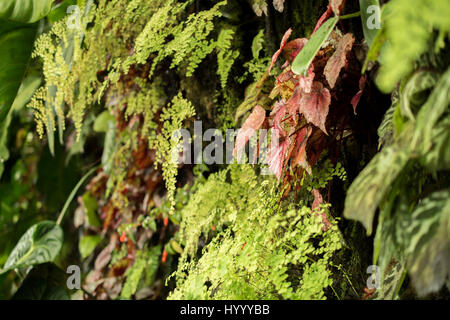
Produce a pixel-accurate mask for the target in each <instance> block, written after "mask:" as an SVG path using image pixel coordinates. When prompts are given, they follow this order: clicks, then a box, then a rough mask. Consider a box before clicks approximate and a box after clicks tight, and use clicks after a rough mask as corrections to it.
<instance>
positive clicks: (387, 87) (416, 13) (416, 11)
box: [377, 0, 450, 92]
mask: <svg viewBox="0 0 450 320" xmlns="http://www.w3.org/2000/svg"><path fill="white" fill-rule="evenodd" d="M386 6H389V10H390V11H391V14H390V15H389V19H386V21H384V24H385V31H386V38H387V41H389V45H388V46H386V48H385V50H384V52H383V61H382V62H383V63H382V66H381V69H380V74H379V75H378V78H377V84H378V86H379V87H380V89H381V90H383V91H386V92H389V91H392V90H393V89H394V88H395V85H396V84H397V82H398V81H399V80H400V79H401V78H402V77H404V76H407V75H408V74H409V73H410V72H411V71H413V70H414V62H415V61H416V60H417V58H418V57H419V56H420V55H421V54H423V53H425V52H427V51H428V50H429V48H430V43H431V42H432V41H433V35H434V32H433V31H434V30H437V31H438V32H439V33H441V34H443V35H445V34H448V33H449V32H450V21H449V19H448V16H449V15H450V3H449V2H448V1H446V0H425V1H424V0H413V1H410V0H394V1H390V2H389V3H388V4H387V5H386ZM399 59H400V60H399ZM399 61H401V63H399Z"/></svg>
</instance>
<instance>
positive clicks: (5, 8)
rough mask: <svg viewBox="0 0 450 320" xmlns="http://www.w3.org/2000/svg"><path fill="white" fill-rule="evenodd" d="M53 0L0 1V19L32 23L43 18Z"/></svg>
mask: <svg viewBox="0 0 450 320" xmlns="http://www.w3.org/2000/svg"><path fill="white" fill-rule="evenodd" d="M52 3H53V0H2V1H0V18H1V19H7V20H12V21H18V22H24V23H32V22H36V21H38V20H40V19H41V18H43V17H45V16H46V15H47V14H48V13H49V12H50V9H51V6H52Z"/></svg>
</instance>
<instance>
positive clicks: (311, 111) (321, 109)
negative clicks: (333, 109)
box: [300, 81, 331, 133]
mask: <svg viewBox="0 0 450 320" xmlns="http://www.w3.org/2000/svg"><path fill="white" fill-rule="evenodd" d="M330 103H331V95H330V91H328V89H327V88H324V87H323V85H322V83H320V82H317V81H315V82H314V83H313V85H312V89H311V92H310V93H308V94H304V95H303V96H302V99H301V101H300V113H302V114H303V115H304V116H305V119H306V120H307V121H308V122H309V123H312V124H313V125H315V126H316V127H318V128H320V129H321V130H322V131H323V132H325V133H327V130H326V129H325V121H326V120H327V115H328V111H329V107H330Z"/></svg>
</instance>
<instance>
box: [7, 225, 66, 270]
mask: <svg viewBox="0 0 450 320" xmlns="http://www.w3.org/2000/svg"><path fill="white" fill-rule="evenodd" d="M62 243H63V231H62V229H61V227H60V226H59V225H57V224H56V223H55V222H53V221H43V222H40V223H37V224H35V225H33V226H32V227H31V228H30V229H28V230H27V232H25V234H24V235H23V236H22V237H21V238H20V240H19V242H18V243H17V245H16V246H15V248H14V249H13V251H12V252H11V254H10V255H9V257H8V260H6V263H5V265H4V266H3V269H2V270H1V271H0V274H1V273H4V272H7V271H9V270H12V269H16V268H24V267H30V266H33V265H36V264H41V263H45V262H50V261H53V260H54V259H55V257H56V256H57V255H58V253H59V251H60V250H61V247H62Z"/></svg>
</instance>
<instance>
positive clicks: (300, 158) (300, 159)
mask: <svg viewBox="0 0 450 320" xmlns="http://www.w3.org/2000/svg"><path fill="white" fill-rule="evenodd" d="M311 133H312V128H311V127H304V128H303V129H301V130H300V131H299V132H298V133H297V136H296V138H295V140H296V141H295V143H296V146H295V153H296V154H295V157H294V159H293V160H292V167H294V166H296V165H300V166H301V167H302V168H303V169H305V170H306V171H307V172H308V173H309V174H311V166H310V165H309V163H308V161H307V156H306V144H307V142H308V138H309V136H310V135H311Z"/></svg>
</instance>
